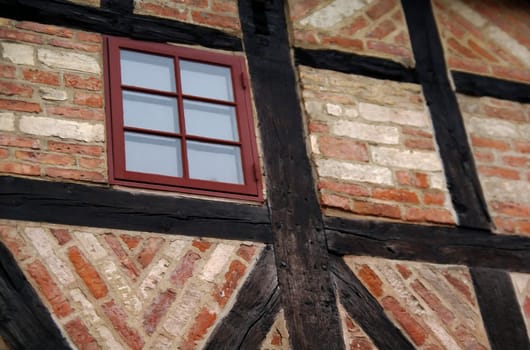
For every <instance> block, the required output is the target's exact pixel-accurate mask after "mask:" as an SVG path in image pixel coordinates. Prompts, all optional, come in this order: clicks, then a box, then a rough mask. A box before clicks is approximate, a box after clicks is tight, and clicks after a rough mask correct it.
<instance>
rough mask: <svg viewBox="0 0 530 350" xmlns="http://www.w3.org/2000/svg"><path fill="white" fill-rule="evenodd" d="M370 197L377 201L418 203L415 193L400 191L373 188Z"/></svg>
mask: <svg viewBox="0 0 530 350" xmlns="http://www.w3.org/2000/svg"><path fill="white" fill-rule="evenodd" d="M372 197H373V198H377V199H383V200H389V201H395V202H404V203H419V202H420V201H419V199H418V195H417V194H416V193H415V192H412V191H408V190H401V189H388V188H374V189H373V190H372Z"/></svg>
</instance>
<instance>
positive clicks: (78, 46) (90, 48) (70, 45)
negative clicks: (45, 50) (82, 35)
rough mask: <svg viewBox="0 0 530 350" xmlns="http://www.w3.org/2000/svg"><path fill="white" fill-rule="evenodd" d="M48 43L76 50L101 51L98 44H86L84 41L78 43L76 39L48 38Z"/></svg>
mask: <svg viewBox="0 0 530 350" xmlns="http://www.w3.org/2000/svg"><path fill="white" fill-rule="evenodd" d="M48 43H49V44H50V45H53V46H57V47H63V48H66V49H73V50H76V51H85V52H99V51H101V46H100V45H94V44H86V43H80V42H76V41H71V40H64V39H56V38H54V39H50V41H49V42H48Z"/></svg>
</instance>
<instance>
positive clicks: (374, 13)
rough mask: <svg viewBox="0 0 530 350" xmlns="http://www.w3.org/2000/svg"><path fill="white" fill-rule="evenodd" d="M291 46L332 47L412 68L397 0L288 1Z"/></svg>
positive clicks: (406, 35) (401, 14) (405, 29)
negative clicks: (290, 21)
mask: <svg viewBox="0 0 530 350" xmlns="http://www.w3.org/2000/svg"><path fill="white" fill-rule="evenodd" d="M289 8H290V16H291V19H292V21H293V36H294V42H295V45H297V46H301V47H308V48H328V49H329V48H332V49H336V50H341V51H347V52H354V53H359V54H363V55H369V56H379V57H385V58H388V59H391V60H395V61H398V62H401V63H403V64H405V65H407V66H413V65H414V59H413V57H412V50H411V46H410V41H409V35H408V31H407V27H406V25H405V20H404V17H403V11H402V9H401V5H400V2H399V1H397V0H328V1H316V0H289Z"/></svg>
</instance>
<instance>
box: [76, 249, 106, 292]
mask: <svg viewBox="0 0 530 350" xmlns="http://www.w3.org/2000/svg"><path fill="white" fill-rule="evenodd" d="M68 259H70V262H71V263H72V265H73V266H74V269H75V271H76V272H77V274H78V275H79V277H81V279H82V280H83V281H84V282H85V285H86V286H87V287H88V290H90V292H91V293H92V295H93V296H94V297H95V298H96V299H101V298H103V297H104V296H106V295H107V292H108V290H107V285H106V284H105V282H104V281H103V280H102V279H101V277H100V276H99V273H98V272H97V271H96V269H95V268H94V266H92V264H90V263H89V262H88V261H87V260H86V259H85V257H84V256H83V253H81V251H80V250H79V249H78V248H77V247H71V248H70V249H68Z"/></svg>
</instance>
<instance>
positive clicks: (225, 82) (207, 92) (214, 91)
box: [180, 60, 234, 101]
mask: <svg viewBox="0 0 530 350" xmlns="http://www.w3.org/2000/svg"><path fill="white" fill-rule="evenodd" d="M180 72H181V79H182V91H183V93H184V94H188V95H194V96H201V97H208V98H213V99H217V100H225V101H234V94H233V91H232V77H231V76H230V68H226V67H220V66H214V65H211V64H204V63H197V62H191V61H184V60H181V61H180Z"/></svg>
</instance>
